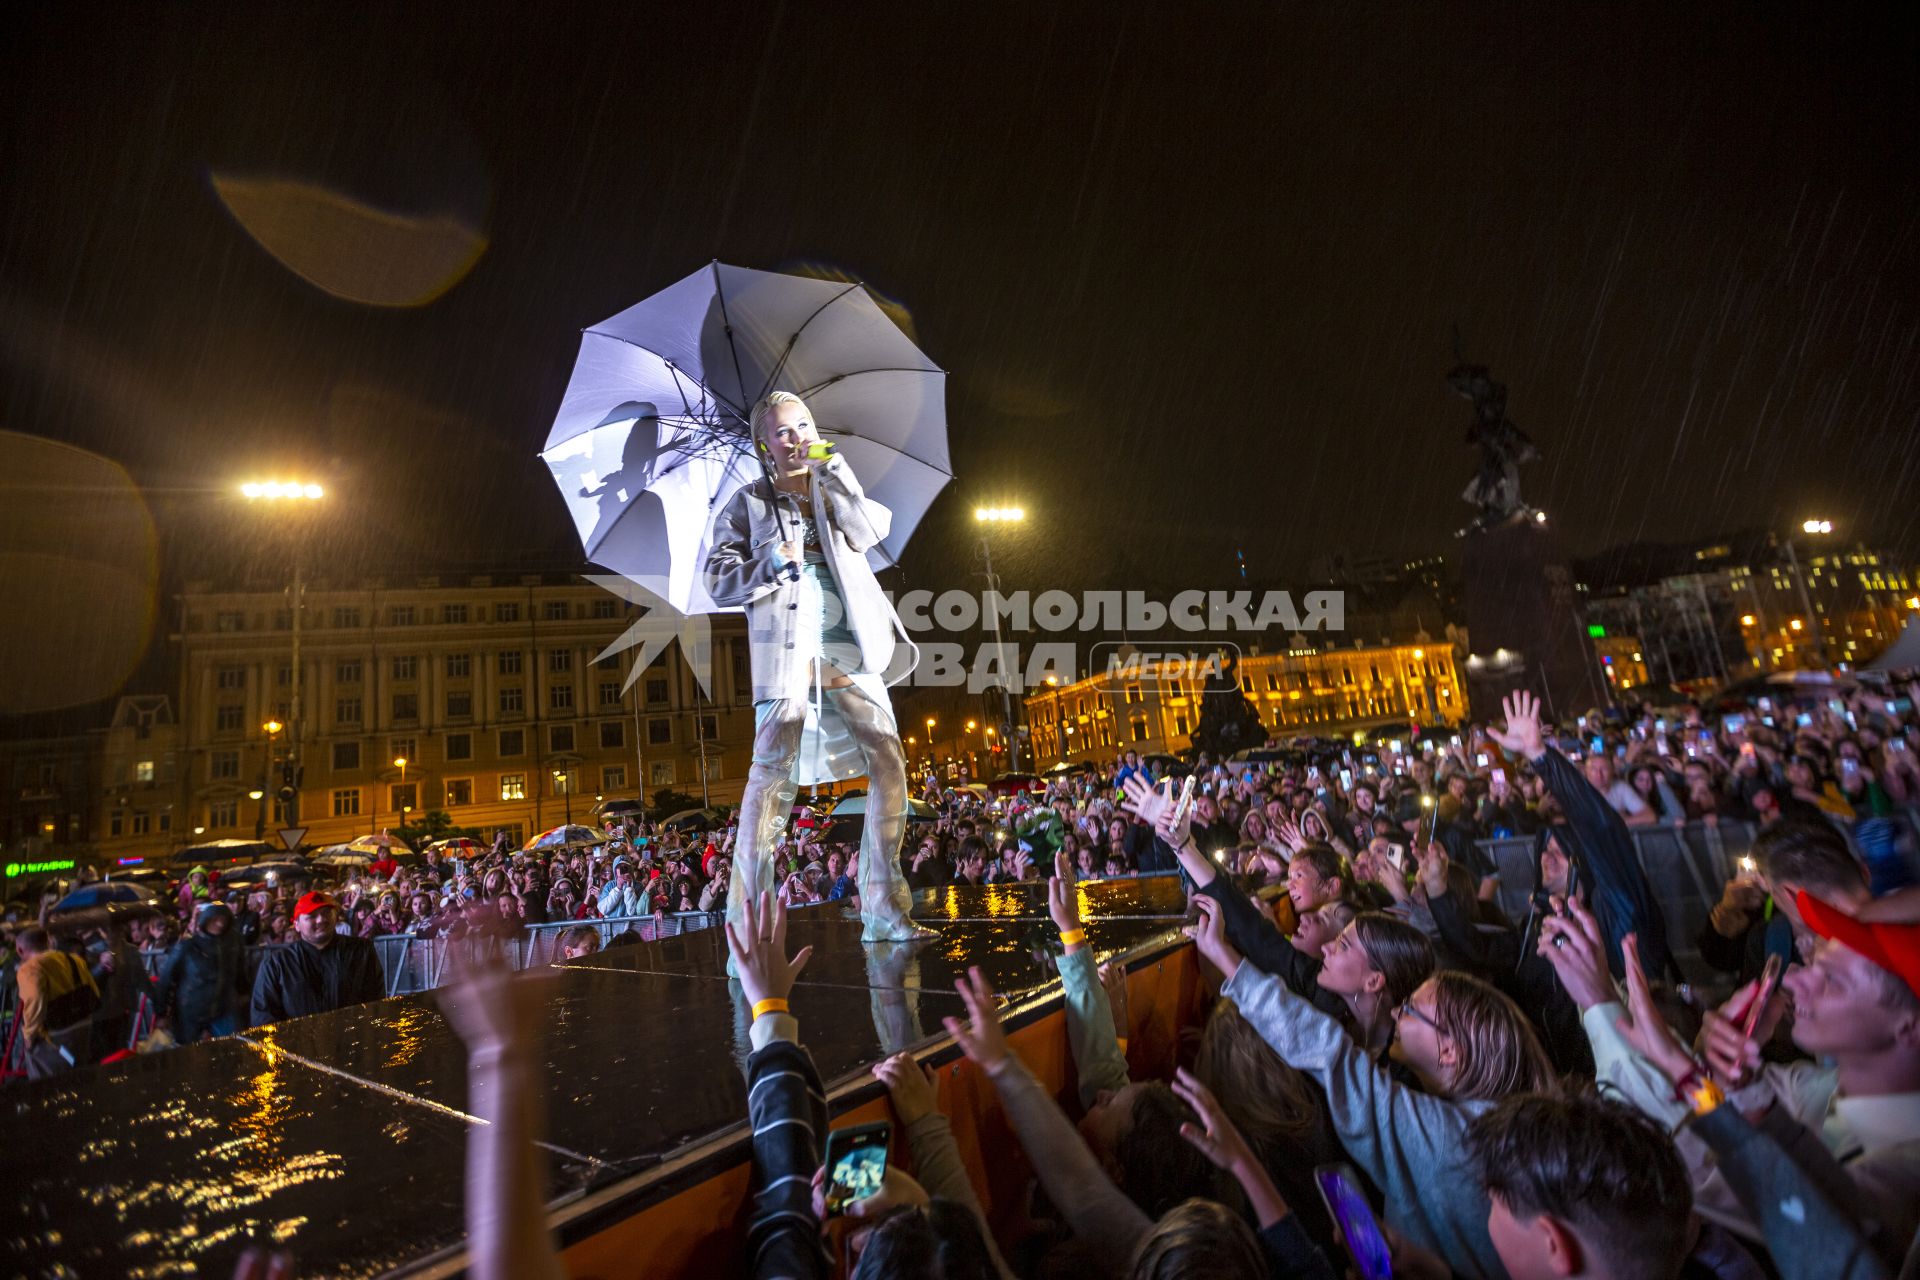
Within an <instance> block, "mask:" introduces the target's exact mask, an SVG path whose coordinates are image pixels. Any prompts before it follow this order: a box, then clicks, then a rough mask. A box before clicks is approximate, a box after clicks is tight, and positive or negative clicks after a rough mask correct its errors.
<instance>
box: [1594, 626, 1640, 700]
mask: <svg viewBox="0 0 1920 1280" xmlns="http://www.w3.org/2000/svg"><path fill="white" fill-rule="evenodd" d="M1593 654H1594V658H1595V659H1596V660H1597V661H1598V662H1599V663H1600V669H1601V670H1602V671H1604V672H1606V673H1607V684H1608V685H1609V686H1610V687H1611V688H1612V690H1613V692H1615V693H1626V692H1627V691H1629V690H1631V689H1638V688H1639V687H1640V686H1641V685H1643V684H1645V683H1647V664H1646V661H1645V658H1646V655H1645V654H1644V653H1643V652H1642V651H1641V649H1640V639H1639V637H1638V636H1611V635H1610V636H1593Z"/></svg>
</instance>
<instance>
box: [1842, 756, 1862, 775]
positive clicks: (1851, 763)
mask: <svg viewBox="0 0 1920 1280" xmlns="http://www.w3.org/2000/svg"><path fill="white" fill-rule="evenodd" d="M1840 772H1841V773H1843V774H1845V775H1846V776H1847V777H1849V778H1851V777H1852V776H1853V775H1854V774H1856V773H1859V772H1860V762H1859V761H1858V760H1855V759H1854V758H1853V757H1852V756H1841V757H1840Z"/></svg>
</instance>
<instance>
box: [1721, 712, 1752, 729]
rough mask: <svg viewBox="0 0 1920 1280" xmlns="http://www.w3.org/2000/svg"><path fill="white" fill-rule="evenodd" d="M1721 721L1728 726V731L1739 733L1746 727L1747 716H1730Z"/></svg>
mask: <svg viewBox="0 0 1920 1280" xmlns="http://www.w3.org/2000/svg"><path fill="white" fill-rule="evenodd" d="M1721 723H1722V724H1724V725H1725V726H1726V727H1727V732H1728V733H1738V732H1740V730H1742V729H1744V728H1745V727H1746V724H1747V718H1746V717H1745V716H1728V717H1727V718H1726V719H1725V720H1723V721H1721Z"/></svg>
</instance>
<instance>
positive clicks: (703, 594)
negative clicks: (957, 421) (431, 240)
mask: <svg viewBox="0 0 1920 1280" xmlns="http://www.w3.org/2000/svg"><path fill="white" fill-rule="evenodd" d="M769 391H791V392H793V393H795V394H796V395H799V396H801V397H802V398H804V399H805V400H806V402H807V406H808V408H809V409H810V410H811V411H812V413H813V419H814V422H815V424H816V425H817V427H818V428H819V430H820V433H821V436H822V438H823V439H825V440H827V441H829V442H831V443H832V444H834V445H835V446H837V447H838V448H839V449H840V450H841V451H842V452H843V453H844V454H845V456H846V458H847V461H848V462H849V463H850V464H851V465H852V467H853V470H854V472H855V474H856V475H858V476H859V478H860V483H861V485H862V487H863V488H864V489H865V490H866V492H867V493H868V494H869V495H870V496H871V497H873V498H874V500H875V501H877V502H880V503H882V504H884V505H885V506H886V507H888V508H889V509H890V510H891V511H892V512H893V527H892V530H891V532H890V533H889V534H888V536H887V538H886V540H885V541H884V542H883V543H881V544H880V545H879V546H876V547H874V548H872V549H871V550H870V551H869V552H868V553H867V556H868V560H869V562H870V563H872V565H873V566H874V567H875V568H876V569H880V568H885V567H886V566H888V565H891V564H892V563H894V561H895V560H896V559H897V558H898V557H899V554H900V551H901V549H902V548H904V547H905V546H906V543H907V539H908V538H910V537H911V536H912V535H913V531H914V529H915V527H916V526H917V525H918V524H919V523H920V519H921V517H922V516H923V515H925V514H926V510H927V507H928V506H929V505H931V504H932V502H933V499H934V497H935V496H936V495H937V494H938V493H939V492H940V490H941V488H942V487H943V486H944V485H945V484H946V483H947V481H948V480H950V479H951V478H952V471H951V469H950V467H949V463H948V458H947V410H946V374H945V372H944V371H943V370H942V369H940V368H939V367H938V366H937V365H935V364H934V363H933V362H932V361H930V360H928V359H927V357H926V356H924V355H922V354H921V352H920V350H919V348H918V347H916V346H915V345H914V344H913V340H912V339H910V338H908V337H907V335H906V334H904V333H902V332H901V331H900V329H899V327H898V326H897V325H895V324H894V322H893V321H892V320H890V319H888V318H887V316H886V314H885V313H884V312H883V311H881V309H880V307H879V306H878V304H876V303H875V302H874V300H873V298H872V296H871V295H869V294H868V293H867V291H866V289H865V288H864V287H863V286H861V285H858V284H846V283H836V282H831V281H824V280H813V279H806V278H803V277H800V276H789V275H780V274H776V273H774V272H768V271H749V270H747V269H745V268H742V267H729V266H723V265H721V264H720V263H718V262H716V263H713V264H712V265H710V266H708V267H703V268H702V269H701V270H699V271H696V272H694V273H693V274H692V275H690V276H688V277H687V278H686V279H684V280H682V281H680V282H679V283H678V284H675V285H672V286H670V287H668V288H666V289H663V290H661V291H660V292H659V293H656V294H654V295H653V296H652V297H650V298H648V299H646V300H645V301H644V302H641V303H638V304H636V305H635V306H632V307H629V308H628V309H627V310H625V311H622V312H621V313H620V314H619V315H617V316H614V317H612V318H611V319H608V320H605V321H602V322H601V323H600V324H597V325H594V326H593V327H592V328H590V329H588V330H587V331H586V333H585V334H584V335H582V337H581V340H580V355H579V359H578V360H577V362H576V363H575V365H574V369H573V377H572V380H571V381H570V382H569V383H568V385H567V392H566V396H565V398H564V399H563V400H562V401H561V404H560V411H559V414H558V415H557V416H556V418H555V420H554V424H553V430H552V431H551V432H550V433H549V434H548V436H547V443H546V448H545V449H543V450H542V451H541V457H542V458H543V459H544V460H545V462H546V464H547V467H548V469H549V470H550V471H551V472H552V473H553V479H554V483H555V484H556V485H558V486H559V488H560V495H561V497H562V498H564V499H565V500H566V503H567V509H568V511H569V513H570V514H571V515H572V516H573V521H574V526H575V528H576V529H577V530H578V532H579V535H580V542H581V545H582V546H583V547H584V548H585V549H586V552H587V556H588V558H589V559H591V560H592V561H594V562H595V563H596V564H600V565H603V566H605V567H606V568H608V569H612V570H614V571H615V572H617V573H619V574H622V575H623V576H625V577H627V578H628V579H630V580H632V581H633V582H636V583H638V584H640V585H641V586H643V587H645V588H647V589H648V590H649V591H651V592H653V593H654V594H655V595H658V596H660V597H662V598H664V599H665V600H666V601H667V603H669V604H671V605H672V606H673V607H674V608H675V609H678V610H679V611H680V612H681V613H684V614H699V613H717V612H720V611H721V610H720V609H719V607H718V606H717V605H715V604H714V603H713V600H712V598H711V597H710V596H709V595H708V594H707V590H706V584H705V572H704V569H705V565H706V560H707V550H708V548H709V547H710V546H711V544H712V536H713V523H714V520H715V518H716V517H717V516H718V515H719V514H720V512H721V511H722V510H723V509H724V507H725V506H726V502H727V499H728V498H730V497H731V496H732V495H733V492H734V491H735V490H736V489H738V488H739V487H740V486H741V485H743V484H747V483H750V482H751V481H753V480H755V479H757V478H759V476H760V475H761V464H760V462H759V460H758V458H757V456H756V455H755V453H754V451H753V449H752V447H751V444H750V442H749V439H748V429H747V415H748V414H749V413H750V412H751V410H752V408H753V405H754V403H755V402H756V401H758V400H759V399H760V398H761V397H762V396H764V395H766V394H767V393H768V392H769Z"/></svg>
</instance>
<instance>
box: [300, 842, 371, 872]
mask: <svg viewBox="0 0 1920 1280" xmlns="http://www.w3.org/2000/svg"><path fill="white" fill-rule="evenodd" d="M374 856H375V855H373V854H371V853H369V852H367V851H366V850H365V849H355V848H354V847H353V846H352V845H345V844H335V845H328V846H327V847H326V848H324V849H322V850H321V851H320V852H319V853H317V854H315V855H314V858H313V865H314V866H316V867H364V866H366V865H367V864H368V863H370V862H372V861H373V859H374Z"/></svg>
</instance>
